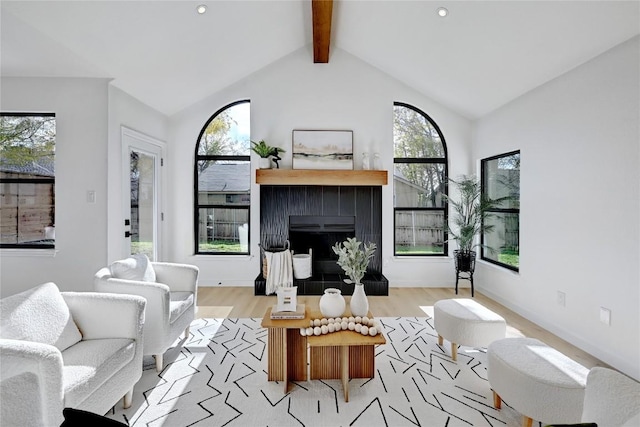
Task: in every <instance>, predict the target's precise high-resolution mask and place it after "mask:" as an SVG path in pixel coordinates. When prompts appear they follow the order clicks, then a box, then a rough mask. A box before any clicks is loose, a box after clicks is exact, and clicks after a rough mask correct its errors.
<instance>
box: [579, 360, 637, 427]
mask: <svg viewBox="0 0 640 427" xmlns="http://www.w3.org/2000/svg"><path fill="white" fill-rule="evenodd" d="M581 421H582V422H583V423H596V424H597V425H598V426H602V427H605V426H606V427H637V426H639V425H640V383H638V382H637V381H634V380H633V379H631V378H629V377H627V376H625V375H623V374H621V373H619V372H617V371H614V370H612V369H607V368H601V367H595V368H591V370H590V371H589V374H588V375H587V387H586V388H585V393H584V406H583V409H582V420H581Z"/></svg>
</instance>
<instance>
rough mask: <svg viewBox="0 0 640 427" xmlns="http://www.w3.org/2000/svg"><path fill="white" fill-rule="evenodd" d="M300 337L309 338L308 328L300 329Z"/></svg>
mask: <svg viewBox="0 0 640 427" xmlns="http://www.w3.org/2000/svg"><path fill="white" fill-rule="evenodd" d="M300 335H302V336H303V337H306V336H307V328H300Z"/></svg>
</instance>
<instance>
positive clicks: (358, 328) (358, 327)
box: [354, 323, 362, 333]
mask: <svg viewBox="0 0 640 427" xmlns="http://www.w3.org/2000/svg"><path fill="white" fill-rule="evenodd" d="M354 329H355V330H356V332H358V333H359V332H360V330H361V329H362V325H361V324H360V323H356V327H355V328H354Z"/></svg>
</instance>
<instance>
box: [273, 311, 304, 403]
mask: <svg viewBox="0 0 640 427" xmlns="http://www.w3.org/2000/svg"><path fill="white" fill-rule="evenodd" d="M310 319H312V317H311V316H310V313H309V306H306V307H305V317H304V319H295V320H293V319H292V320H289V319H287V320H272V319H271V307H269V308H267V312H266V313H265V314H264V317H263V318H262V323H261V325H262V327H263V328H267V352H268V353H267V379H268V380H269V381H283V382H284V392H285V393H287V392H288V391H289V381H306V380H307V337H303V336H302V335H300V328H306V327H307V326H309V320H310Z"/></svg>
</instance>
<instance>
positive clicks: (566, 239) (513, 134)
mask: <svg viewBox="0 0 640 427" xmlns="http://www.w3.org/2000/svg"><path fill="white" fill-rule="evenodd" d="M639 40H640V39H639V38H638V37H636V38H634V39H632V40H630V41H628V42H626V43H623V44H622V45H620V46H618V47H616V48H614V49H612V50H610V51H608V52H606V53H604V54H603V55H601V56H599V57H597V58H595V59H594V60H592V61H590V62H588V63H586V64H584V65H582V66H580V67H578V68H576V69H574V70H572V71H570V72H568V73H566V74H565V75H563V76H561V77H559V78H557V79H555V80H553V81H551V82H549V83H547V84H545V85H543V86H541V87H539V88H537V89H535V90H533V91H531V92H529V93H527V94H526V95H524V96H522V97H520V98H518V99H517V100H515V101H514V102H512V103H510V104H509V105H507V106H505V107H503V108H501V109H500V110H498V111H496V112H494V113H492V114H491V115H489V116H487V117H484V118H482V119H481V120H479V121H478V122H477V127H476V135H475V138H474V145H473V147H474V149H473V157H474V159H475V160H479V159H481V158H485V157H488V156H492V155H495V154H500V153H504V152H508V151H511V150H516V149H520V150H521V156H522V159H521V172H520V173H521V175H520V176H521V215H520V227H521V228H520V243H521V246H520V274H514V273H512V272H508V271H505V270H503V269H499V268H495V267H493V266H489V265H487V264H482V263H480V264H479V265H478V267H477V270H476V276H475V277H476V283H477V288H478V289H479V290H481V291H482V292H483V293H485V294H487V295H489V296H490V297H492V298H494V299H495V300H497V301H499V302H501V303H503V304H504V305H506V306H507V307H509V308H511V309H512V310H514V311H516V312H518V313H519V314H521V315H523V316H524V317H526V318H528V319H530V320H532V321H534V322H536V323H538V324H539V325H541V326H542V327H544V328H545V329H548V330H550V331H551V332H553V333H555V334H557V335H559V336H560V337H562V338H564V339H566V340H567V341H569V342H571V343H572V344H574V345H576V346H578V347H580V348H582V349H584V350H586V351H587V352H589V353H591V354H593V355H594V356H596V357H598V358H600V359H601V360H603V361H604V362H606V363H609V364H611V365H612V366H614V367H616V368H618V369H620V370H622V371H624V372H626V373H627V374H629V375H631V376H633V377H635V378H636V379H640V310H639V308H640V271H639V264H640V239H639V237H640V209H639V206H640V172H639V171H640V158H639V144H640V143H639V141H640V131H639V126H640V125H639V118H640V107H639V94H640V72H639V64H640V58H639V56H640V54H639V52H640V43H639ZM558 291H562V292H565V293H566V306H565V307H562V306H560V305H558V304H557V302H556V301H557V300H556V298H557V292H558ZM601 306H602V307H606V308H609V309H610V310H611V312H612V314H611V326H606V325H604V324H603V323H601V322H600V321H599V312H600V307H601Z"/></svg>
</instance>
